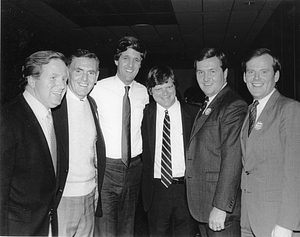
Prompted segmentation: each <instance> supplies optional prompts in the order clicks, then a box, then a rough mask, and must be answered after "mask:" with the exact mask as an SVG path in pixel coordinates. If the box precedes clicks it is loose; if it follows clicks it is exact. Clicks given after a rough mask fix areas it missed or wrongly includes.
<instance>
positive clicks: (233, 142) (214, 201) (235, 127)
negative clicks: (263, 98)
mask: <svg viewBox="0 0 300 237" xmlns="http://www.w3.org/2000/svg"><path fill="white" fill-rule="evenodd" d="M246 113H247V103H246V102H245V101H244V100H243V99H242V98H241V97H240V96H239V95H238V94H237V93H236V92H235V91H233V90H232V89H231V88H230V87H229V86H228V85H227V86H225V87H224V88H223V89H222V90H221V91H220V92H219V93H218V95H217V96H216V97H215V98H214V100H213V101H212V102H211V103H210V104H209V106H208V108H207V109H206V111H205V112H204V114H202V115H201V116H200V117H199V118H198V119H197V118H196V120H195V122H194V125H193V130H192V133H191V137H190V141H189V143H188V145H187V149H186V156H187V158H186V182H187V199H188V205H189V209H190V212H191V214H192V216H193V217H194V218H195V219H196V220H197V221H199V222H204V223H208V221H209V214H210V212H211V210H212V209H213V207H217V208H219V209H221V210H224V211H226V212H227V213H228V214H227V217H226V221H230V220H233V219H237V220H239V218H240V195H239V194H240V180H241V171H242V161H241V160H242V153H241V145H240V131H241V127H242V124H243V121H244V118H245V116H246Z"/></svg>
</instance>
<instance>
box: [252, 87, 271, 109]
mask: <svg viewBox="0 0 300 237" xmlns="http://www.w3.org/2000/svg"><path fill="white" fill-rule="evenodd" d="M275 91H276V89H275V88H274V89H273V90H272V91H271V93H269V94H268V95H267V96H265V97H264V98H262V99H261V100H258V102H259V104H258V105H257V107H258V108H261V109H263V108H264V107H265V105H266V104H267V102H268V100H269V99H270V97H271V96H272V95H273V93H274V92H275ZM253 101H254V100H253Z"/></svg>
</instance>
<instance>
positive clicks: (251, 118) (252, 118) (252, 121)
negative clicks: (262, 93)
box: [248, 100, 259, 136]
mask: <svg viewBox="0 0 300 237" xmlns="http://www.w3.org/2000/svg"><path fill="white" fill-rule="evenodd" d="M258 104H259V102H258V101H257V100H255V101H254V102H253V103H252V105H250V112H249V130H248V136H249V135H250V133H251V131H252V129H253V127H254V124H255V120H256V107H257V105H258Z"/></svg>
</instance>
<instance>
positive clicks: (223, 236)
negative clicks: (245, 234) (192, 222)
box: [198, 220, 241, 237]
mask: <svg viewBox="0 0 300 237" xmlns="http://www.w3.org/2000/svg"><path fill="white" fill-rule="evenodd" d="M198 226H199V230H200V236H201V237H240V236H241V226H240V221H236V220H233V221H228V222H226V221H225V229H224V230H221V231H213V230H212V229H210V228H209V226H208V223H199V222H198Z"/></svg>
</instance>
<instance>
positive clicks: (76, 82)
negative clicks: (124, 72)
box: [69, 57, 99, 99]
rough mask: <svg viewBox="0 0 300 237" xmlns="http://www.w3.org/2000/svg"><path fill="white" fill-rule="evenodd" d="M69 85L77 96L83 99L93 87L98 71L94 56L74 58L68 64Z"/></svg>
mask: <svg viewBox="0 0 300 237" xmlns="http://www.w3.org/2000/svg"><path fill="white" fill-rule="evenodd" d="M69 75H70V79H69V87H70V90H71V91H72V92H73V93H74V94H75V95H76V96H77V97H78V98H79V99H83V98H84V97H86V96H87V94H88V93H89V92H90V91H91V90H92V89H93V87H94V85H95V83H96V81H97V78H98V75H99V71H98V70H97V61H96V60H95V59H94V58H87V57H80V58H74V59H73V60H72V63H71V64H70V66H69Z"/></svg>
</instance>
